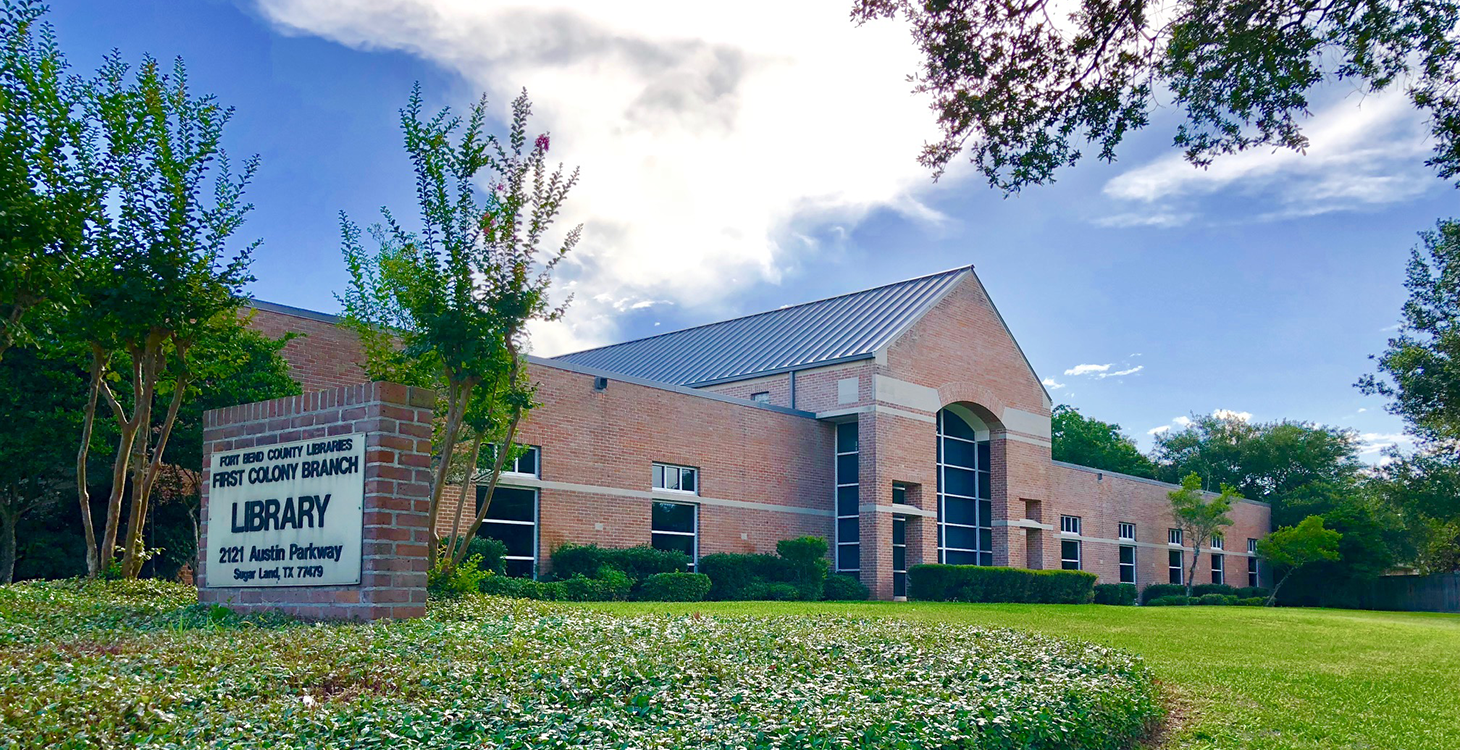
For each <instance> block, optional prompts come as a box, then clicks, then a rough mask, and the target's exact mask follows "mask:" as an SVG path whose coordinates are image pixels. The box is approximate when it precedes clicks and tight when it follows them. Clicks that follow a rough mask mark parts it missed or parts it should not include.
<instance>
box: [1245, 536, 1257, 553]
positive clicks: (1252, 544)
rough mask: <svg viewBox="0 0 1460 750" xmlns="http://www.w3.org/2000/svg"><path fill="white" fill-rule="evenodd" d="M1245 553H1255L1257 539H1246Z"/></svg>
mask: <svg viewBox="0 0 1460 750" xmlns="http://www.w3.org/2000/svg"><path fill="white" fill-rule="evenodd" d="M1247 554H1249V555H1255V554H1257V540H1256V539H1248V540H1247Z"/></svg>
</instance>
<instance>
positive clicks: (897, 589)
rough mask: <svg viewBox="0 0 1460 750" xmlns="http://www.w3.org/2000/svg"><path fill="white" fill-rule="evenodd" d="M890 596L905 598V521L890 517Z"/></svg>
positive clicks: (900, 517) (897, 517)
mask: <svg viewBox="0 0 1460 750" xmlns="http://www.w3.org/2000/svg"><path fill="white" fill-rule="evenodd" d="M892 595H893V596H907V519H906V518H904V517H903V516H893V517H892Z"/></svg>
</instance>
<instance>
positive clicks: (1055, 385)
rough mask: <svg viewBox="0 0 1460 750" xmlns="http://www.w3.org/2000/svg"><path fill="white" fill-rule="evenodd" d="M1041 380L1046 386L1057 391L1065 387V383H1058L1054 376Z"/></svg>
mask: <svg viewBox="0 0 1460 750" xmlns="http://www.w3.org/2000/svg"><path fill="white" fill-rule="evenodd" d="M1040 382H1041V383H1043V384H1044V387H1045V388H1048V389H1050V390H1051V391H1057V390H1059V389H1061V388H1063V387H1065V384H1064V383H1056V382H1054V378H1045V379H1044V380H1041V381H1040Z"/></svg>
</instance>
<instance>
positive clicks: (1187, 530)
mask: <svg viewBox="0 0 1460 750" xmlns="http://www.w3.org/2000/svg"><path fill="white" fill-rule="evenodd" d="M1206 495H1207V493H1206V492H1203V491H1202V488H1201V477H1199V476H1197V475H1196V474H1187V475H1186V477H1185V478H1184V479H1182V480H1181V489H1179V490H1172V491H1171V492H1168V493H1166V497H1168V498H1170V499H1171V515H1172V517H1173V518H1175V519H1176V527H1177V528H1178V529H1181V539H1182V540H1183V541H1185V542H1186V544H1187V546H1189V547H1191V569H1190V570H1188V571H1187V575H1186V595H1187V596H1191V587H1192V586H1193V585H1195V583H1196V568H1197V562H1198V561H1199V560H1200V559H1201V548H1202V547H1206V546H1208V545H1209V544H1210V543H1211V540H1212V536H1213V535H1215V534H1219V533H1221V531H1222V529H1225V528H1227V527H1228V526H1231V525H1232V517H1231V516H1229V515H1227V514H1228V513H1231V512H1232V500H1233V498H1235V497H1237V492H1236V490H1235V489H1233V488H1232V486H1231V485H1226V484H1224V485H1222V492H1221V494H1219V495H1217V496H1216V497H1212V498H1208V497H1206Z"/></svg>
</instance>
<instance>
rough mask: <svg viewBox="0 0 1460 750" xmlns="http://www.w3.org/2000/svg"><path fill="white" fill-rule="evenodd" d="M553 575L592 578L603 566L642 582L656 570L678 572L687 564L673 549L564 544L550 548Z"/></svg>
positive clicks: (685, 556)
mask: <svg viewBox="0 0 1460 750" xmlns="http://www.w3.org/2000/svg"><path fill="white" fill-rule="evenodd" d="M552 558H553V576H554V577H555V578H558V579H560V580H568V579H571V578H572V577H573V576H575V575H580V576H583V577H584V578H594V577H597V576H598V572H599V571H600V570H601V569H603V567H604V566H605V565H606V566H609V567H611V568H616V569H618V570H620V571H622V572H623V573H624V574H625V575H627V576H628V577H629V580H630V581H633V582H638V581H642V580H644V579H645V578H648V577H649V576H652V575H655V574H657V573H675V572H682V571H684V570H685V569H686V568H688V567H689V564H690V559H689V555H686V554H684V553H683V552H678V551H675V550H662V549H655V548H653V547H650V546H648V545H640V546H638V547H622V548H615V547H600V546H598V545H596V544H564V545H563V546H561V547H559V548H557V549H556V550H554V551H553V555H552Z"/></svg>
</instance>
